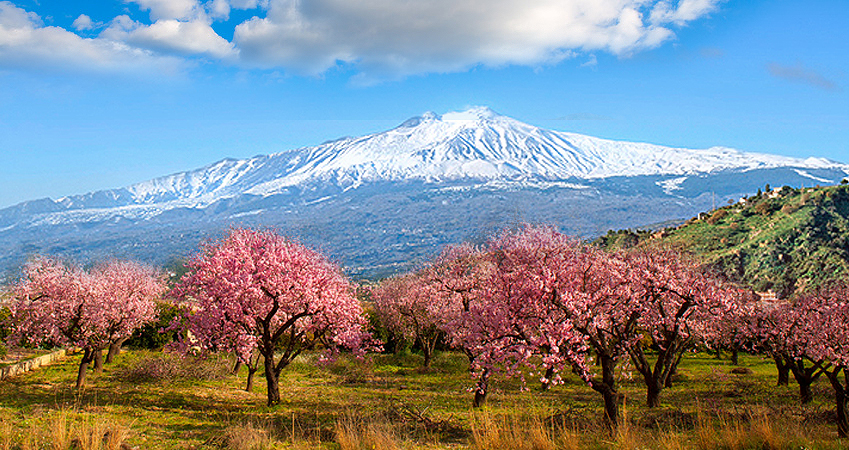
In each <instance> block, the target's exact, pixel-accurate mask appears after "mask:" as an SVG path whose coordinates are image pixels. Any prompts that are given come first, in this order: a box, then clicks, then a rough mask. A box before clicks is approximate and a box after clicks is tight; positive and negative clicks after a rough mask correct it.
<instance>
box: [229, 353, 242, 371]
mask: <svg viewBox="0 0 849 450" xmlns="http://www.w3.org/2000/svg"><path fill="white" fill-rule="evenodd" d="M242 364H243V363H242V359H241V358H239V357H236V364H234V365H233V370H232V371H231V373H232V374H233V375H234V376H239V369H241V368H242Z"/></svg>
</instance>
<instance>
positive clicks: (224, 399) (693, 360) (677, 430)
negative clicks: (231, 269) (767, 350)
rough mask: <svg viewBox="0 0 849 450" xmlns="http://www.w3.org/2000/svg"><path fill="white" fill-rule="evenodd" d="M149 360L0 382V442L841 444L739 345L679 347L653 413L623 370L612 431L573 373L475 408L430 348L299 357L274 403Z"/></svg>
mask: <svg viewBox="0 0 849 450" xmlns="http://www.w3.org/2000/svg"><path fill="white" fill-rule="evenodd" d="M158 357H159V355H158V354H155V353H151V352H144V351H133V352H125V353H123V354H121V355H120V356H119V357H118V358H117V359H116V361H115V363H113V364H111V365H107V366H106V368H105V371H104V373H103V374H102V375H99V376H98V375H95V374H90V375H89V380H88V383H89V386H88V387H87V388H85V389H84V390H83V391H82V392H77V391H76V390H75V389H74V388H73V384H74V380H75V376H76V369H77V364H78V363H79V355H77V356H73V357H70V358H67V359H66V360H64V361H62V362H61V363H57V364H54V365H52V366H49V367H45V368H42V369H39V370H37V371H35V372H32V373H29V374H26V375H22V376H19V377H15V378H12V379H10V380H4V381H3V382H0V423H2V424H3V425H2V426H0V450H2V449H6V448H21V449H24V448H26V449H29V448H71V447H61V446H51V442H55V441H56V439H55V438H54V437H52V436H54V435H55V434H56V433H57V432H56V430H57V429H60V430H61V429H63V427H65V428H68V429H91V428H92V427H95V425H96V426H101V425H102V424H106V425H108V426H109V427H112V428H111V429H115V430H126V433H127V434H126V437H125V439H124V442H126V445H127V446H128V447H125V448H133V447H137V448H140V449H142V448H144V449H147V448H156V449H186V448H239V449H241V448H245V449H248V448H256V449H260V448H299V449H314V448H326V449H330V448H333V449H338V448H342V449H348V448H404V449H414V448H427V449H437V448H439V449H442V448H456V449H467V448H469V449H471V448H474V449H485V448H539V449H543V448H591V449H592V448H598V449H604V448H611V449H612V448H688V449H689V448H693V449H696V448H717V449H719V448H729V449H731V448H741V449H742V448H753V449H754V448H759V449H760V448H788V449H790V448H794V449H799V448H826V449H830V448H835V449H836V448H845V447H844V446H846V445H847V444H849V443H847V442H844V441H841V440H838V439H837V438H836V430H835V426H834V424H833V423H831V419H830V415H829V413H830V412H831V411H833V406H832V405H831V393H830V387H829V386H828V385H827V384H826V383H825V382H823V381H822V380H821V381H819V382H818V383H817V384H815V386H814V393H815V397H816V399H815V401H814V404H813V405H810V406H808V407H801V406H799V404H798V393H797V391H796V387H795V386H794V385H791V386H789V387H778V386H775V369H774V368H773V366H772V363H771V361H770V360H765V359H763V358H761V357H758V356H751V355H741V365H742V366H744V367H747V368H749V369H751V370H752V373H749V374H742V375H734V374H731V373H730V370H731V368H732V366H731V365H730V364H729V363H728V361H727V360H718V359H716V358H714V357H713V356H712V355H707V354H702V353H698V354H689V355H686V356H685V359H684V360H683V362H682V364H681V367H680V369H679V374H678V375H677V376H676V382H675V384H674V386H673V387H672V388H670V389H667V390H665V391H664V392H663V394H662V397H661V403H662V404H661V406H660V407H659V408H655V409H648V408H646V407H645V406H644V404H645V392H644V388H643V387H642V384H641V383H640V380H638V379H632V378H628V377H626V376H623V377H622V379H621V391H622V392H623V394H624V396H625V405H624V408H623V414H624V415H625V416H626V417H627V422H626V425H625V426H623V427H622V428H621V429H620V431H619V432H618V434H616V435H610V434H609V432H608V431H607V430H606V429H605V427H604V425H603V423H602V421H601V420H600V419H601V414H602V403H601V398H600V396H599V395H598V394H596V393H595V392H593V391H592V390H591V389H589V388H588V387H587V386H586V385H585V384H584V383H583V382H581V381H580V380H579V379H577V378H576V377H574V376H569V377H567V378H566V382H565V383H564V384H563V385H560V386H556V387H554V388H553V389H551V390H549V391H546V392H541V391H540V390H539V385H538V383H537V382H536V381H533V380H534V378H533V377H531V376H529V377H527V379H528V383H527V385H526V386H525V387H526V389H525V390H523V389H522V386H521V383H520V382H519V381H518V380H516V379H510V380H504V379H498V380H496V381H495V382H494V383H493V384H492V392H491V394H490V397H489V399H488V404H487V405H486V407H485V408H484V409H483V410H473V409H472V408H471V397H472V395H471V393H470V392H469V391H468V388H469V387H470V386H472V384H473V381H474V380H473V379H472V378H471V377H470V376H469V374H468V373H467V372H466V370H465V367H466V365H465V363H466V361H465V357H464V356H462V355H460V354H454V353H440V354H438V356H437V357H436V359H435V361H434V364H433V368H432V369H431V370H421V369H419V367H418V366H419V364H421V361H422V359H421V357H420V356H418V355H415V354H402V355H372V356H370V357H369V358H367V359H366V360H365V361H358V360H354V359H350V358H345V357H343V358H340V359H339V360H337V361H335V362H333V363H329V364H325V365H316V364H314V363H315V361H316V360H317V355H308V356H306V357H303V358H299V359H298V360H296V361H295V362H294V363H293V364H292V365H291V366H290V367H288V368H287V369H286V370H285V371H284V373H283V374H282V376H281V380H280V386H281V396H282V397H283V401H282V402H281V404H280V405H277V406H275V407H271V408H269V407H266V406H265V380H264V378H262V377H261V376H258V377H257V380H256V383H255V392H252V393H248V392H245V391H244V390H243V388H244V383H245V375H246V372H245V370H244V369H243V370H242V373H241V374H240V376H239V377H235V376H232V375H227V374H226V372H227V370H228V369H229V368H230V367H231V364H232V361H230V360H229V359H228V358H226V357H222V358H212V359H209V360H204V361H195V360H186V361H177V362H174V360H169V361H170V362H168V364H172V365H173V364H177V365H181V366H180V367H178V368H177V369H174V370H172V371H171V372H169V374H168V375H165V376H163V377H161V378H159V379H156V378H150V377H148V378H145V379H146V380H147V381H138V379H137V378H134V377H137V376H138V372H137V370H136V369H138V367H139V365H140V364H145V365H150V364H158V363H157V362H156V360H157V358H158ZM163 364H165V363H163ZM169 367H172V366H169ZM173 367H176V366H173ZM187 367H188V368H187ZM622 372H623V373H626V372H627V367H626V368H624V370H623V371H622ZM634 374H635V375H636V372H635V373H634ZM258 375H259V374H258ZM57 423H58V424H60V425H57ZM63 423H66V424H68V425H67V426H65V425H61V424H63ZM106 425H103V426H106ZM86 427H88V428H86ZM104 429H106V428H104ZM764 430H766V431H764ZM89 434H91V433H89ZM101 434H102V433H101ZM114 434H115V433H114V432H113V433H112V435H114ZM106 435H110V434H109V433H106ZM710 436H713V437H712V438H711V437H710ZM764 436H767V437H764ZM4 439H5V441H4ZM770 439H771V440H770ZM768 441H769V442H777V443H778V444H775V445H777V447H771V445H772V444H768ZM4 442H7V444H4ZM104 448H106V447H104ZM116 448H117V447H116Z"/></svg>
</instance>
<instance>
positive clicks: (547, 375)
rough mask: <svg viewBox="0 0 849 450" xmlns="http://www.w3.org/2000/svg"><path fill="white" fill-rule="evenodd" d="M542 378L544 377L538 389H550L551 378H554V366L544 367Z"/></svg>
mask: <svg viewBox="0 0 849 450" xmlns="http://www.w3.org/2000/svg"><path fill="white" fill-rule="evenodd" d="M543 378H545V381H543V382H542V386H540V389H541V390H542V391H547V390H549V389H551V379H552V378H554V367H549V368H548V369H545V376H544V377H543Z"/></svg>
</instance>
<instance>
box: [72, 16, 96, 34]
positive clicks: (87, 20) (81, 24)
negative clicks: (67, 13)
mask: <svg viewBox="0 0 849 450" xmlns="http://www.w3.org/2000/svg"><path fill="white" fill-rule="evenodd" d="M72 25H73V27H74V29H76V30H77V31H85V30H91V29H92V28H94V22H92V21H91V17H89V16H87V15H85V14H80V16H79V17H77V18H76V20H74V23H73V24H72Z"/></svg>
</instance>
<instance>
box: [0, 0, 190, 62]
mask: <svg viewBox="0 0 849 450" xmlns="http://www.w3.org/2000/svg"><path fill="white" fill-rule="evenodd" d="M182 64H183V63H182V61H181V60H179V59H176V58H169V57H162V56H157V55H155V54H153V53H152V52H149V51H145V50H142V49H139V48H134V47H131V46H129V45H127V44H125V43H122V42H118V41H112V40H107V39H85V38H82V37H80V36H78V35H76V34H74V33H72V32H70V31H67V30H65V29H63V28H59V27H47V26H44V24H43V22H42V20H41V19H40V17H39V16H38V15H37V14H34V13H31V12H27V11H25V10H23V9H21V8H18V7H16V6H15V5H13V4H11V3H9V2H5V1H0V67H10V68H28V69H36V70H48V69H52V70H61V71H68V70H70V71H86V72H92V71H94V72H104V73H114V72H122V73H174V72H176V71H178V70H179V69H180V67H181V66H182Z"/></svg>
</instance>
